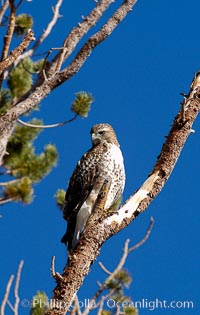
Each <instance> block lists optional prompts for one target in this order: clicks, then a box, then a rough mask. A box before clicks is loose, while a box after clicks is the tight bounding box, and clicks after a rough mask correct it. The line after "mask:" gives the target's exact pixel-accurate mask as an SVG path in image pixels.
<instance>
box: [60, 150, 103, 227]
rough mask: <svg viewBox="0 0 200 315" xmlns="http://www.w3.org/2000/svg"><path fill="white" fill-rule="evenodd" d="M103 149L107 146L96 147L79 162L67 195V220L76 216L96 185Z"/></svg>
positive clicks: (65, 213) (65, 216) (65, 209)
mask: <svg viewBox="0 0 200 315" xmlns="http://www.w3.org/2000/svg"><path fill="white" fill-rule="evenodd" d="M103 150H105V148H103V147H102V146H98V147H94V148H92V149H90V150H89V151H88V152H87V153H85V154H84V155H83V157H82V158H81V160H80V161H79V162H78V164H77V166H76V168H75V170H74V172H73V174H72V176H71V178H70V182H69V186H68V189H67V191H66V195H65V205H64V210H63V216H64V219H65V220H66V221H68V222H70V221H72V220H73V218H74V217H76V215H77V213H78V211H79V209H80V208H81V206H82V204H83V203H84V201H85V200H86V199H87V197H88V196H89V194H90V192H91V190H92V188H93V187H94V185H95V182H96V179H97V178H98V176H99V168H98V165H99V161H100V159H101V156H102V153H103Z"/></svg>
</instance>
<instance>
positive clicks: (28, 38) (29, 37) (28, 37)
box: [0, 30, 35, 74]
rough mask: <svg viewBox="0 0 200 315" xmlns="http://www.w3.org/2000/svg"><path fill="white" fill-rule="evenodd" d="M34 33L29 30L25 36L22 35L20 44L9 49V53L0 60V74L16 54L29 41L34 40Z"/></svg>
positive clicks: (26, 45) (12, 61) (22, 49)
mask: <svg viewBox="0 0 200 315" xmlns="http://www.w3.org/2000/svg"><path fill="white" fill-rule="evenodd" d="M34 39H35V38H34V33H33V31H32V30H29V31H28V33H27V34H26V36H25V37H24V39H23V41H22V42H21V44H20V45H19V46H18V47H16V48H15V49H14V50H12V51H11V53H10V55H9V56H8V57H7V58H5V59H4V60H3V61H1V62H0V74H1V73H2V72H3V71H4V70H5V69H6V68H8V67H10V66H11V65H12V64H13V63H14V61H15V60H16V59H17V57H18V56H20V55H21V53H22V52H23V51H24V50H25V49H26V48H27V47H28V45H29V44H30V42H31V41H32V40H34Z"/></svg>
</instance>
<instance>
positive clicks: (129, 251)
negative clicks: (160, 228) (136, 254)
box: [128, 217, 155, 253]
mask: <svg viewBox="0 0 200 315" xmlns="http://www.w3.org/2000/svg"><path fill="white" fill-rule="evenodd" d="M154 222H155V221H154V218H153V217H151V218H150V224H149V227H148V230H147V232H146V234H145V236H144V238H143V239H142V240H141V241H140V242H138V243H137V244H135V245H134V246H132V247H131V248H129V250H128V253H131V252H133V251H134V250H136V249H137V248H139V247H140V246H142V245H143V244H144V243H145V242H146V241H147V239H148V238H149V235H150V233H151V231H152V228H153V225H154Z"/></svg>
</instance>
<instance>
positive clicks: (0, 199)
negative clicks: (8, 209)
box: [0, 198, 14, 205]
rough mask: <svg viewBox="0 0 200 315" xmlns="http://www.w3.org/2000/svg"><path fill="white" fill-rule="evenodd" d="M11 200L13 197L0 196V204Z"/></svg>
mask: <svg viewBox="0 0 200 315" xmlns="http://www.w3.org/2000/svg"><path fill="white" fill-rule="evenodd" d="M13 200H14V199H13V198H0V205H4V204H5V203H9V202H11V201H13Z"/></svg>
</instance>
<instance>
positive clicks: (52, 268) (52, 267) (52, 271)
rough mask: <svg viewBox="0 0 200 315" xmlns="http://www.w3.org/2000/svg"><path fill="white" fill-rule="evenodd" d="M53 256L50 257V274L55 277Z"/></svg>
mask: <svg viewBox="0 0 200 315" xmlns="http://www.w3.org/2000/svg"><path fill="white" fill-rule="evenodd" d="M55 258H56V257H55V256H52V259H51V275H52V277H53V278H55V275H56V273H55Z"/></svg>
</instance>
